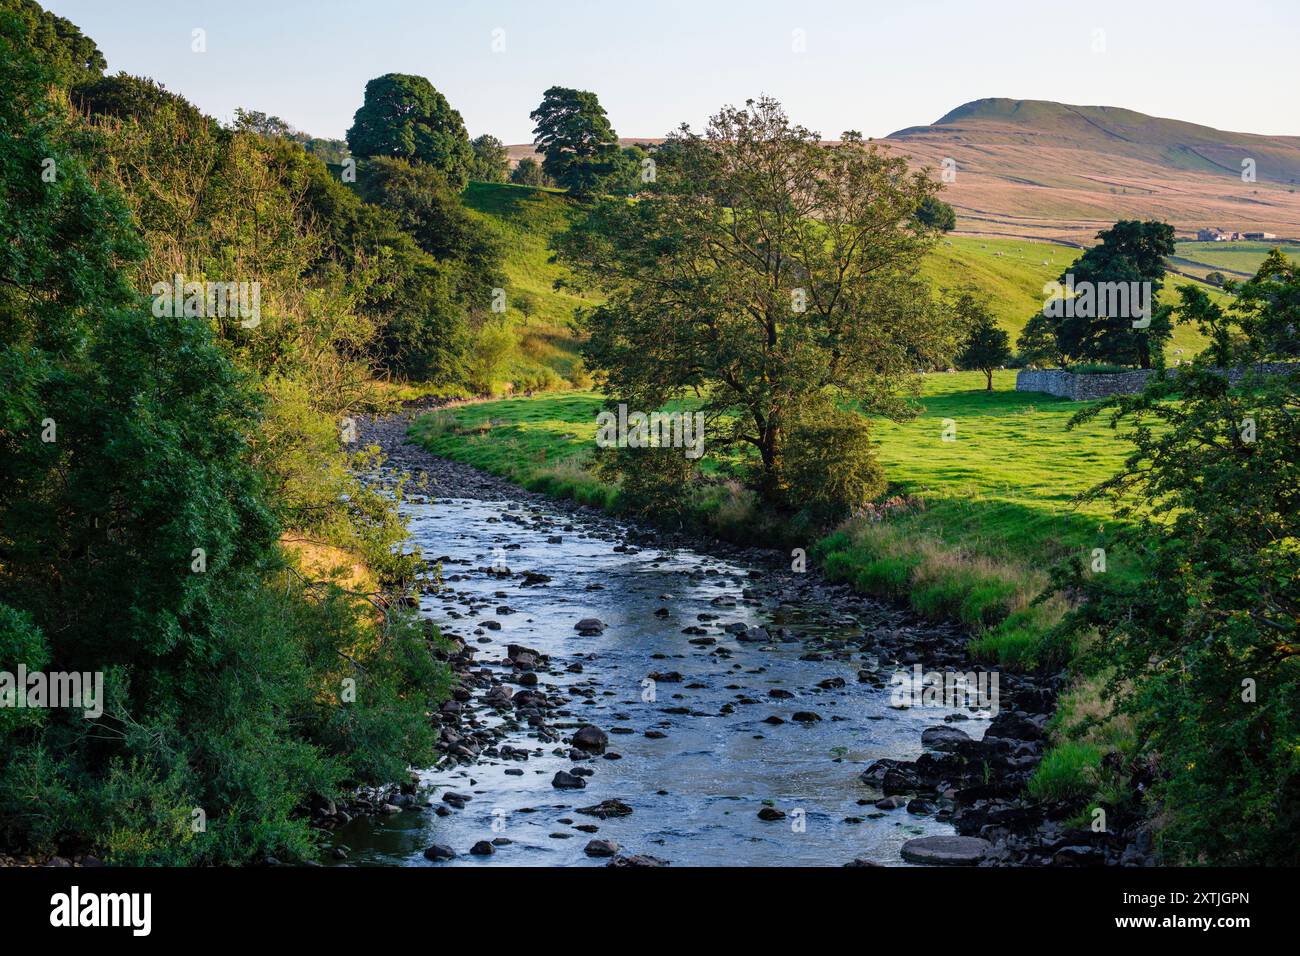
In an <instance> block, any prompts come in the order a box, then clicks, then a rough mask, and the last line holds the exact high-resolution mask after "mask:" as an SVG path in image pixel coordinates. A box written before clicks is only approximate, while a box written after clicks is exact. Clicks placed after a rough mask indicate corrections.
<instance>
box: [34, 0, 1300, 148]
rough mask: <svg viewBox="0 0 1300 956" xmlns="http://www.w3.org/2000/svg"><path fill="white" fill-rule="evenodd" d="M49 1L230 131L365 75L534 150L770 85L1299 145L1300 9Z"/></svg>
mask: <svg viewBox="0 0 1300 956" xmlns="http://www.w3.org/2000/svg"><path fill="white" fill-rule="evenodd" d="M41 2H43V3H44V5H45V6H46V7H48V8H49V9H51V10H53V11H54V12H56V13H58V14H60V15H61V16H65V17H67V18H69V19H71V20H72V21H73V22H74V23H77V24H78V25H79V26H80V27H81V28H82V30H83V31H84V32H86V33H88V34H89V35H90V36H91V37H93V38H94V39H95V40H96V41H97V42H98V43H99V46H100V48H101V49H102V50H103V51H104V55H105V56H106V57H107V59H108V64H109V69H110V70H111V71H113V72H116V71H118V70H126V71H128V72H130V73H137V74H146V75H149V76H152V77H154V78H155V79H158V80H160V81H162V82H163V83H165V84H166V85H167V87H168V88H169V89H172V90H175V91H177V92H180V93H183V94H184V95H185V96H186V97H188V98H189V99H190V100H192V101H193V102H194V103H195V104H196V105H198V106H199V107H200V108H201V109H203V110H204V111H205V112H208V113H210V114H212V115H214V116H217V117H218V118H220V119H229V118H230V116H231V115H232V113H233V111H234V108H235V107H236V106H244V107H247V108H251V109H260V110H263V111H265V112H267V113H273V114H276V115H278V116H280V117H282V118H284V119H285V120H287V121H288V122H290V123H291V124H293V125H294V126H296V127H298V128H299V129H303V130H305V131H307V132H310V133H313V134H315V135H318V136H342V135H343V133H344V132H345V131H346V130H347V128H348V126H350V125H351V122H352V114H353V112H354V111H355V110H356V108H357V107H358V106H359V105H360V103H361V96H362V91H363V89H364V87H365V83H366V81H367V80H368V79H370V78H372V77H374V76H378V75H380V74H383V73H390V72H403V73H418V74H421V75H423V76H426V77H428V78H429V79H430V80H431V81H432V82H433V85H434V86H436V87H437V88H438V89H439V90H441V91H442V92H443V93H444V94H445V95H446V96H447V98H448V99H449V100H450V101H451V103H452V105H453V106H454V107H456V108H457V109H459V110H460V111H461V114H462V115H463V116H464V117H465V123H466V126H467V127H468V128H469V131H470V134H471V135H478V134H480V133H492V134H494V135H496V136H499V137H501V139H503V140H504V141H505V142H507V143H519V142H527V141H528V140H530V139H531V133H532V123H531V122H530V121H529V119H528V113H529V111H530V110H531V109H533V108H534V107H535V106H536V105H537V103H538V102H539V101H540V100H541V95H542V91H543V90H544V89H546V87H548V86H552V85H561V86H576V87H581V88H585V89H591V90H594V91H595V92H596V93H597V94H598V95H599V96H600V100H601V102H602V104H604V106H605V109H606V110H607V111H608V113H609V115H610V119H611V121H612V122H613V124H614V126H615V128H616V129H617V130H618V132H619V134H620V135H623V136H661V135H663V134H664V133H665V132H667V131H668V130H669V129H672V128H673V127H675V126H676V125H677V124H679V123H680V122H682V121H687V122H690V123H691V124H693V125H695V126H697V127H698V126H699V125H700V124H702V123H703V121H704V120H705V119H706V118H707V117H708V115H709V114H710V113H712V112H715V111H716V110H717V108H718V107H719V106H721V105H722V104H724V103H740V102H743V101H744V100H745V99H746V98H747V97H751V96H756V95H759V94H761V93H767V94H770V95H773V96H775V97H776V98H777V99H779V100H781V101H782V102H783V103H784V104H785V106H786V109H787V112H789V114H790V115H791V117H792V118H794V119H795V120H797V121H798V122H801V123H803V124H804V125H806V126H809V127H811V128H813V129H816V130H820V131H821V132H822V133H823V134H825V135H827V136H834V135H838V134H839V133H840V132H841V131H842V130H845V129H858V130H861V131H862V132H863V133H864V134H866V135H868V136H883V135H885V134H887V133H890V132H892V131H893V130H896V129H899V128H902V127H905V126H914V125H920V124H924V123H930V122H933V121H934V120H936V119H938V118H939V117H940V116H942V115H943V114H944V113H946V112H948V111H949V110H950V109H952V108H953V107H955V106H958V105H960V104H961V103H964V102H967V101H969V100H973V99H979V98H981V97H986V96H1006V97H1014V98H1021V99H1047V100H1059V101H1062V102H1066V103H1078V104H1087V105H1093V104H1101V105H1107V106H1123V107H1127V108H1129V109H1135V110H1139V111H1142V112H1145V113H1151V114H1154V115H1158V116H1168V117H1173V118H1175V119H1183V120H1189V121H1192V122H1197V123H1204V124H1206V125H1208V126H1217V127H1219V128H1221V129H1230V130H1238V131H1244V132H1255V133H1273V134H1287V135H1296V134H1300V107H1297V99H1296V82H1295V81H1296V77H1297V68H1296V57H1297V54H1296V50H1295V44H1296V41H1297V38H1300V0H1273V2H1252V0H1233V2H1230V3H1224V2H1201V0H1181V2H1155V0H1124V2H1109V0H1095V2H1058V0H966V2H946V0H857V2H853V0H842V2H841V0H822V2H819V0H801V2H794V3H792V2H775V0H670V2H662V3H656V2H651V0H606V2H599V0H528V2H507V0H111V2H110V0H41ZM196 27H201V28H203V29H205V30H206V31H207V52H206V53H203V54H196V53H193V52H191V49H190V47H191V31H192V30H193V29H194V28H196ZM494 30H502V31H504V34H503V38H504V47H505V49H504V51H502V52H494V51H493V39H494V38H493V31H494ZM796 30H801V31H803V36H804V37H805V38H806V39H805V47H806V49H805V51H804V52H795V50H794V49H793V47H794V45H795V44H794V38H795V34H794V31H796ZM1097 30H1100V31H1104V32H1103V34H1102V35H1101V36H1102V38H1103V40H1104V52H1094V50H1093V47H1094V42H1095V38H1096V37H1097V36H1098V35H1097V34H1096V33H1095V32H1094V31H1097Z"/></svg>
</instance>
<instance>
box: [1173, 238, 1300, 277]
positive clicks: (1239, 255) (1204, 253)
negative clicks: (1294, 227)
mask: <svg viewBox="0 0 1300 956" xmlns="http://www.w3.org/2000/svg"><path fill="white" fill-rule="evenodd" d="M1270 249H1281V250H1282V254H1283V255H1285V256H1287V257H1288V258H1290V259H1300V245H1297V244H1296V243H1294V242H1291V243H1288V242H1280V241H1276V240H1274V241H1272V242H1191V241H1186V240H1184V241H1183V242H1179V243H1178V244H1177V247H1176V252H1175V254H1174V257H1173V259H1172V260H1171V261H1172V262H1173V263H1174V265H1175V266H1177V268H1179V269H1180V270H1181V271H1183V272H1190V273H1192V274H1193V275H1197V276H1204V275H1205V274H1206V273H1208V272H1214V271H1218V272H1222V273H1223V274H1224V275H1226V276H1227V277H1228V278H1229V279H1234V278H1235V279H1241V278H1245V277H1247V276H1252V275H1254V274H1255V270H1256V269H1258V268H1259V264H1260V263H1261V262H1263V261H1264V257H1265V256H1266V255H1268V252H1269V250H1270Z"/></svg>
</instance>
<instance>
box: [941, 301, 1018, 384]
mask: <svg viewBox="0 0 1300 956" xmlns="http://www.w3.org/2000/svg"><path fill="white" fill-rule="evenodd" d="M949 307H950V308H952V309H953V311H954V312H955V313H956V315H957V317H958V319H959V321H961V323H962V327H963V328H965V329H966V334H965V338H964V340H963V341H962V344H961V347H960V349H959V350H958V352H957V367H958V368H959V369H962V370H963V371H980V372H983V373H984V375H985V376H986V378H987V381H988V390H989V391H993V372H994V371H995V370H996V369H999V368H1001V367H1002V366H1003V365H1005V364H1006V363H1007V360H1008V359H1010V358H1011V342H1010V337H1009V336H1008V335H1007V332H1006V330H1005V329H1004V328H1002V326H1001V325H999V324H998V320H997V318H996V316H994V315H993V313H992V312H991V311H989V308H988V304H987V303H986V302H982V301H980V300H979V299H977V298H976V297H975V295H974V294H972V293H970V292H962V293H960V294H958V295H957V296H956V297H955V299H953V300H951V302H950V305H949Z"/></svg>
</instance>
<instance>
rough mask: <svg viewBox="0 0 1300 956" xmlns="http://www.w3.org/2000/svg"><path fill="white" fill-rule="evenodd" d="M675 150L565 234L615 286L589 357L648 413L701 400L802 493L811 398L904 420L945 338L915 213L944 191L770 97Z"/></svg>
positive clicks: (777, 489)
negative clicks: (801, 434) (920, 377)
mask: <svg viewBox="0 0 1300 956" xmlns="http://www.w3.org/2000/svg"><path fill="white" fill-rule="evenodd" d="M670 144H671V145H670V147H669V148H667V149H664V150H661V151H659V152H658V153H657V154H656V155H657V156H659V157H660V158H659V160H658V161H657V162H658V166H657V175H656V181H655V182H654V183H652V184H647V189H646V191H645V192H644V193H643V194H642V197H641V198H640V199H639V200H638V201H637V202H635V203H629V202H627V201H626V200H612V199H611V200H605V201H602V202H599V203H597V204H595V205H594V207H593V208H592V210H591V211H590V214H589V215H588V216H587V218H586V219H585V220H584V221H583V222H581V223H579V224H578V225H577V226H576V227H575V228H574V229H573V230H571V231H570V232H569V233H567V234H566V235H564V236H563V237H561V239H560V240H559V250H560V255H561V257H562V258H563V259H564V260H565V261H566V262H567V263H569V264H570V265H571V266H572V267H573V268H574V269H575V271H576V272H577V273H578V274H579V275H580V276H582V277H583V278H584V279H585V280H586V281H588V282H590V283H591V284H593V285H596V286H597V287H599V288H600V289H602V290H603V291H604V292H605V293H606V295H607V297H608V298H607V302H606V304H605V305H603V306H601V307H598V308H596V309H594V310H592V311H591V312H589V313H587V315H586V316H585V322H586V326H587V328H588V330H589V331H590V335H591V338H590V341H589V344H588V346H587V348H586V351H585V354H586V357H587V359H588V360H589V363H590V365H591V366H592V367H593V368H596V369H600V370H602V371H603V372H604V373H605V375H606V376H607V379H608V383H609V387H608V392H609V394H610V395H612V396H616V397H617V398H618V400H620V401H622V400H627V401H628V402H629V403H632V404H633V405H634V406H635V407H636V408H640V409H645V410H652V409H657V408H660V407H662V405H663V404H664V403H665V402H666V401H669V400H671V399H675V398H681V397H683V396H685V395H687V394H692V395H695V394H698V395H700V396H701V397H702V399H703V410H704V413H705V415H706V420H707V421H708V423H709V427H710V428H711V430H712V433H711V435H710V439H709V440H710V442H711V443H716V444H719V445H722V446H739V447H742V448H748V449H749V451H750V452H751V454H752V455H753V457H754V459H756V460H755V461H754V462H753V467H754V471H755V474H754V483H755V484H757V486H758V488H759V489H760V490H761V492H762V493H763V494H764V496H765V497H766V498H767V499H768V501H769V502H772V503H778V504H781V503H790V502H796V501H797V500H798V499H799V498H800V496H801V494H802V492H801V490H800V489H798V488H794V487H791V486H790V485H789V484H788V479H787V478H785V477H783V476H784V475H785V474H786V473H785V471H784V469H783V460H784V456H785V453H786V443H787V436H788V433H789V430H790V428H791V426H792V423H793V422H795V421H796V420H798V419H799V416H800V409H804V408H809V407H813V406H814V405H817V406H820V404H821V403H824V402H827V401H832V402H844V403H850V402H851V403H858V405H859V407H861V408H862V409H863V410H864V411H865V412H867V413H874V414H887V415H892V416H898V417H902V416H905V415H907V414H909V412H910V410H911V406H910V404H909V403H908V402H907V401H906V400H905V398H904V397H903V396H901V395H900V392H901V391H904V390H907V389H908V388H909V387H911V386H914V385H915V382H916V379H915V376H914V370H915V369H916V368H917V367H918V366H921V367H925V366H926V365H928V364H930V363H931V362H934V361H938V360H939V357H940V352H941V350H942V348H943V346H944V345H945V344H946V343H947V341H948V339H947V336H946V330H947V329H948V328H949V327H950V326H951V324H952V323H951V322H950V320H948V319H946V318H945V317H943V316H941V315H939V314H938V312H937V310H935V309H933V307H932V305H931V302H930V297H929V294H928V292H927V291H926V289H925V286H924V283H923V282H921V280H920V279H919V278H918V268H919V264H920V261H921V258H922V256H923V255H924V253H925V251H926V250H927V249H928V248H929V247H930V244H931V242H932V239H931V238H930V236H929V235H927V234H926V231H925V230H923V229H922V228H921V227H920V226H919V225H918V224H917V223H916V220H915V218H914V216H913V212H914V210H915V209H916V207H917V206H918V205H919V204H920V202H921V200H922V199H923V198H924V197H925V196H926V195H929V194H930V193H931V192H932V191H933V190H934V189H935V188H936V186H935V185H934V184H933V183H931V182H929V181H928V180H927V179H926V178H925V177H924V176H923V175H921V174H919V173H916V174H914V173H909V172H908V170H907V167H906V164H905V163H904V161H903V160H901V159H897V158H891V157H888V156H886V155H884V154H882V153H881V152H879V151H878V150H877V149H875V148H874V147H867V146H866V145H865V144H863V143H862V142H861V141H860V140H858V139H856V138H853V139H850V140H848V141H846V142H844V143H843V144H842V145H838V146H831V147H826V146H823V145H822V144H821V143H820V141H819V137H818V135H817V134H815V133H813V132H811V131H809V130H807V129H805V128H803V127H801V126H796V125H792V124H791V123H790V122H789V120H788V119H787V118H786V115H785V113H784V112H783V111H782V109H781V107H780V104H778V103H777V102H776V101H775V100H772V99H768V98H764V99H760V100H758V101H757V102H755V101H750V102H749V103H748V104H747V105H746V107H745V108H744V109H738V108H735V107H726V108H724V109H723V110H722V111H721V112H720V113H718V115H716V116H714V117H713V118H712V119H711V120H710V122H709V125H708V127H707V129H706V130H705V132H704V134H703V135H700V134H697V133H694V132H691V131H690V130H689V129H686V128H683V129H682V130H681V131H680V132H679V133H677V134H675V135H674V137H673V138H672V139H671V141H670Z"/></svg>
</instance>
